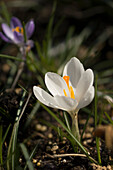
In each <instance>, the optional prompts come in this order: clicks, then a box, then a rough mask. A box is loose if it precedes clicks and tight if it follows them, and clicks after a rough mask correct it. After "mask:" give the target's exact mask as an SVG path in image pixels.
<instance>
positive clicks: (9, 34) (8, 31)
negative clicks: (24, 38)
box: [1, 23, 14, 39]
mask: <svg viewBox="0 0 113 170" xmlns="http://www.w3.org/2000/svg"><path fill="white" fill-rule="evenodd" d="M1 26H2V30H3V32H4V33H5V35H6V36H7V37H8V38H9V39H13V37H14V36H13V32H12V30H11V28H10V27H9V26H8V25H7V24H5V23H3V24H2V25H1Z"/></svg>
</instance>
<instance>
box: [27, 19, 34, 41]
mask: <svg viewBox="0 0 113 170" xmlns="http://www.w3.org/2000/svg"><path fill="white" fill-rule="evenodd" d="M34 29H35V24H34V21H33V20H30V21H29V22H27V24H26V26H25V30H26V35H27V39H29V38H30V37H31V36H32V34H33V32H34Z"/></svg>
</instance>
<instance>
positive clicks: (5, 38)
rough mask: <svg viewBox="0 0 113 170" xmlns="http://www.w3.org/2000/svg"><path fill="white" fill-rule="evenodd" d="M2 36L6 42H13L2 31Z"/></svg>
mask: <svg viewBox="0 0 113 170" xmlns="http://www.w3.org/2000/svg"><path fill="white" fill-rule="evenodd" d="M0 37H1V38H2V40H4V41H5V42H8V43H11V42H12V41H11V40H10V39H9V38H7V37H6V36H5V35H3V33H2V32H0Z"/></svg>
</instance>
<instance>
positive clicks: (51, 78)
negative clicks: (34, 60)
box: [45, 72, 67, 96]
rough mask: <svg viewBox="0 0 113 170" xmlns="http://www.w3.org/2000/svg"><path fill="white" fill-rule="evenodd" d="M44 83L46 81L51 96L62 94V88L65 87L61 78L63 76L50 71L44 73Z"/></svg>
mask: <svg viewBox="0 0 113 170" xmlns="http://www.w3.org/2000/svg"><path fill="white" fill-rule="evenodd" d="M45 83H46V86H47V88H48V90H49V91H50V93H51V94H52V95H53V96H56V95H60V96H62V95H64V94H63V89H66V88H67V86H66V83H65V81H64V80H63V78H62V77H61V76H59V75H58V74H56V73H51V72H48V73H46V75H45Z"/></svg>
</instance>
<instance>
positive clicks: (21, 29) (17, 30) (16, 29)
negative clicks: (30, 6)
mask: <svg viewBox="0 0 113 170" xmlns="http://www.w3.org/2000/svg"><path fill="white" fill-rule="evenodd" d="M12 31H13V32H14V31H16V32H19V33H21V34H23V28H21V27H16V28H13V29H12Z"/></svg>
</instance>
